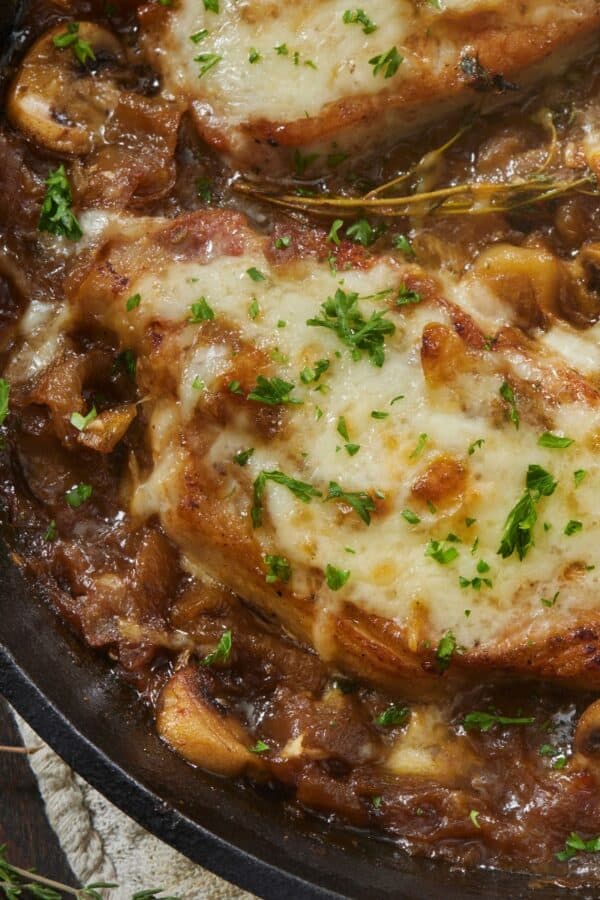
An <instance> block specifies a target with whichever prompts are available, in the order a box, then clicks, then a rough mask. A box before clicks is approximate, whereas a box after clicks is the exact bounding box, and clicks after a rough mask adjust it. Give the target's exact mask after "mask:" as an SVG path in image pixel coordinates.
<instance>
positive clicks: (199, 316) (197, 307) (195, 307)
mask: <svg viewBox="0 0 600 900" xmlns="http://www.w3.org/2000/svg"><path fill="white" fill-rule="evenodd" d="M214 317H215V313H214V310H213V309H212V307H210V306H209V305H208V302H207V300H206V297H200V299H199V300H197V301H196V303H192V305H191V306H190V316H189V318H188V322H190V324H192V325H198V324H200V322H210V321H212V319H214Z"/></svg>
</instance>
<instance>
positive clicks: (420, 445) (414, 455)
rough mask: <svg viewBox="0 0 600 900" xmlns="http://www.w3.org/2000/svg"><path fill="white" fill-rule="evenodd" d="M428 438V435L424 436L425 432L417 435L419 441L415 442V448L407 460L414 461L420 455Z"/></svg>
mask: <svg viewBox="0 0 600 900" xmlns="http://www.w3.org/2000/svg"><path fill="white" fill-rule="evenodd" d="M428 438H429V435H427V434H425V432H423V433H422V434H420V435H419V440H418V441H417V446H416V447H415V449H414V450H413V452H412V453H411V454H410V457H409V459H416V458H417V457H418V456H420V455H421V453H422V452H423V449H424V447H425V444H426V443H427V440H428Z"/></svg>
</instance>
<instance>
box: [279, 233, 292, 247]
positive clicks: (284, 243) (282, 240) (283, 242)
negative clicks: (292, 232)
mask: <svg viewBox="0 0 600 900" xmlns="http://www.w3.org/2000/svg"><path fill="white" fill-rule="evenodd" d="M291 243H292V239H291V237H290V236H289V234H284V235H282V236H281V237H278V238H275V249H276V250H285V249H286V248H287V247H289V246H290V244H291Z"/></svg>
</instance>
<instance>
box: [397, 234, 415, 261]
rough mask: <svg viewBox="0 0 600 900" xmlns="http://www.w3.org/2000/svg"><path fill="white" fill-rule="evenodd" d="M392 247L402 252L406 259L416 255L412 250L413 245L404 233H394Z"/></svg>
mask: <svg viewBox="0 0 600 900" xmlns="http://www.w3.org/2000/svg"><path fill="white" fill-rule="evenodd" d="M394 248H395V249H396V250H400V252H401V253H403V254H404V256H405V257H406V259H414V258H415V257H416V255H417V254H416V253H415V251H414V250H413V245H412V244H411V242H410V241H409V239H408V238H407V237H406V235H405V234H397V235H396V237H395V238H394Z"/></svg>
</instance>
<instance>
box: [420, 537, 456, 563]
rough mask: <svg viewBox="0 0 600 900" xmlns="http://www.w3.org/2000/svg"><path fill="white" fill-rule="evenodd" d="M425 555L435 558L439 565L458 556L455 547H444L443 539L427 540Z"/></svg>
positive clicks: (452, 560) (449, 561)
mask: <svg viewBox="0 0 600 900" xmlns="http://www.w3.org/2000/svg"><path fill="white" fill-rule="evenodd" d="M425 556H430V557H431V558H432V559H435V561H436V562H438V563H439V564H440V565H441V566H447V565H448V564H449V563H451V562H454V560H455V559H457V557H458V550H457V549H456V547H452V546H450V547H446V546H445V544H444V542H443V541H429V543H428V544H427V546H426V548H425Z"/></svg>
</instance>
